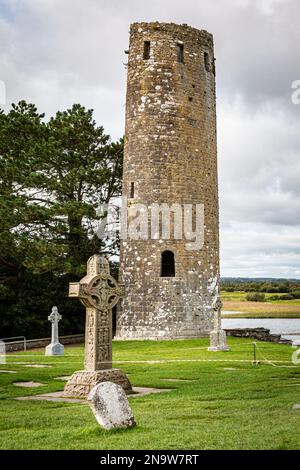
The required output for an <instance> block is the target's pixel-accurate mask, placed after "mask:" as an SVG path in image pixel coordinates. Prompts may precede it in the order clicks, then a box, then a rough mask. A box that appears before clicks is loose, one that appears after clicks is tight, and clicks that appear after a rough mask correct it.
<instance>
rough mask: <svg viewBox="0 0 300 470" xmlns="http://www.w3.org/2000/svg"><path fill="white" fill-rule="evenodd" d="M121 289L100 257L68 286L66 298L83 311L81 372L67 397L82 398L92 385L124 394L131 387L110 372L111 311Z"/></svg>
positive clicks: (116, 371) (116, 372) (117, 373)
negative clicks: (110, 385) (74, 300)
mask: <svg viewBox="0 0 300 470" xmlns="http://www.w3.org/2000/svg"><path fill="white" fill-rule="evenodd" d="M123 293H124V288H123V286H120V285H118V283H117V282H116V280H115V279H114V278H113V277H112V276H111V275H110V271H109V263H108V261H107V259H106V258H104V257H101V256H99V255H94V256H92V257H91V258H90V259H89V260H88V262H87V274H86V276H85V277H84V278H82V279H81V280H80V281H79V282H73V283H70V287H69V297H76V298H78V299H79V300H80V301H81V302H82V303H83V305H84V306H85V307H86V328H85V356H84V368H85V370H84V371H78V372H75V373H74V374H73V375H72V377H71V378H70V380H69V381H68V383H67V384H66V386H65V390H64V393H65V395H67V396H76V397H85V396H87V395H88V394H89V392H90V391H91V389H92V388H93V387H95V385H97V384H99V383H101V382H107V381H110V382H113V383H116V384H118V385H121V386H122V387H123V389H124V390H125V391H126V392H129V391H131V390H132V387H131V384H130V382H129V380H128V378H127V377H126V375H125V374H124V372H122V371H121V370H119V369H112V308H113V307H114V306H115V305H116V304H117V302H118V301H119V299H120V297H122V296H123Z"/></svg>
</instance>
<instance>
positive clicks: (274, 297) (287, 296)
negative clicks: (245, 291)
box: [269, 294, 295, 300]
mask: <svg viewBox="0 0 300 470" xmlns="http://www.w3.org/2000/svg"><path fill="white" fill-rule="evenodd" d="M294 298H295V297H294V296H293V295H292V294H282V295H271V296H270V297H269V300H293V299H294Z"/></svg>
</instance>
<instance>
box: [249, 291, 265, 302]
mask: <svg viewBox="0 0 300 470" xmlns="http://www.w3.org/2000/svg"><path fill="white" fill-rule="evenodd" d="M246 300H249V302H264V301H265V294H262V293H261V292H253V293H249V294H247V295H246Z"/></svg>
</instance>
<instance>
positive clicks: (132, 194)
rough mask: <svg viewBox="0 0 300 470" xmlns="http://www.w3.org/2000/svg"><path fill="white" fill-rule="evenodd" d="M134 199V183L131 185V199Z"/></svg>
mask: <svg viewBox="0 0 300 470" xmlns="http://www.w3.org/2000/svg"><path fill="white" fill-rule="evenodd" d="M133 198H134V183H131V184H130V199H133Z"/></svg>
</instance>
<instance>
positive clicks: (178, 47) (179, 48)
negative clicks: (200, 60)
mask: <svg viewBox="0 0 300 470" xmlns="http://www.w3.org/2000/svg"><path fill="white" fill-rule="evenodd" d="M183 50H184V47H183V43H182V42H177V44H176V53H177V62H181V63H183Z"/></svg>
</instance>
